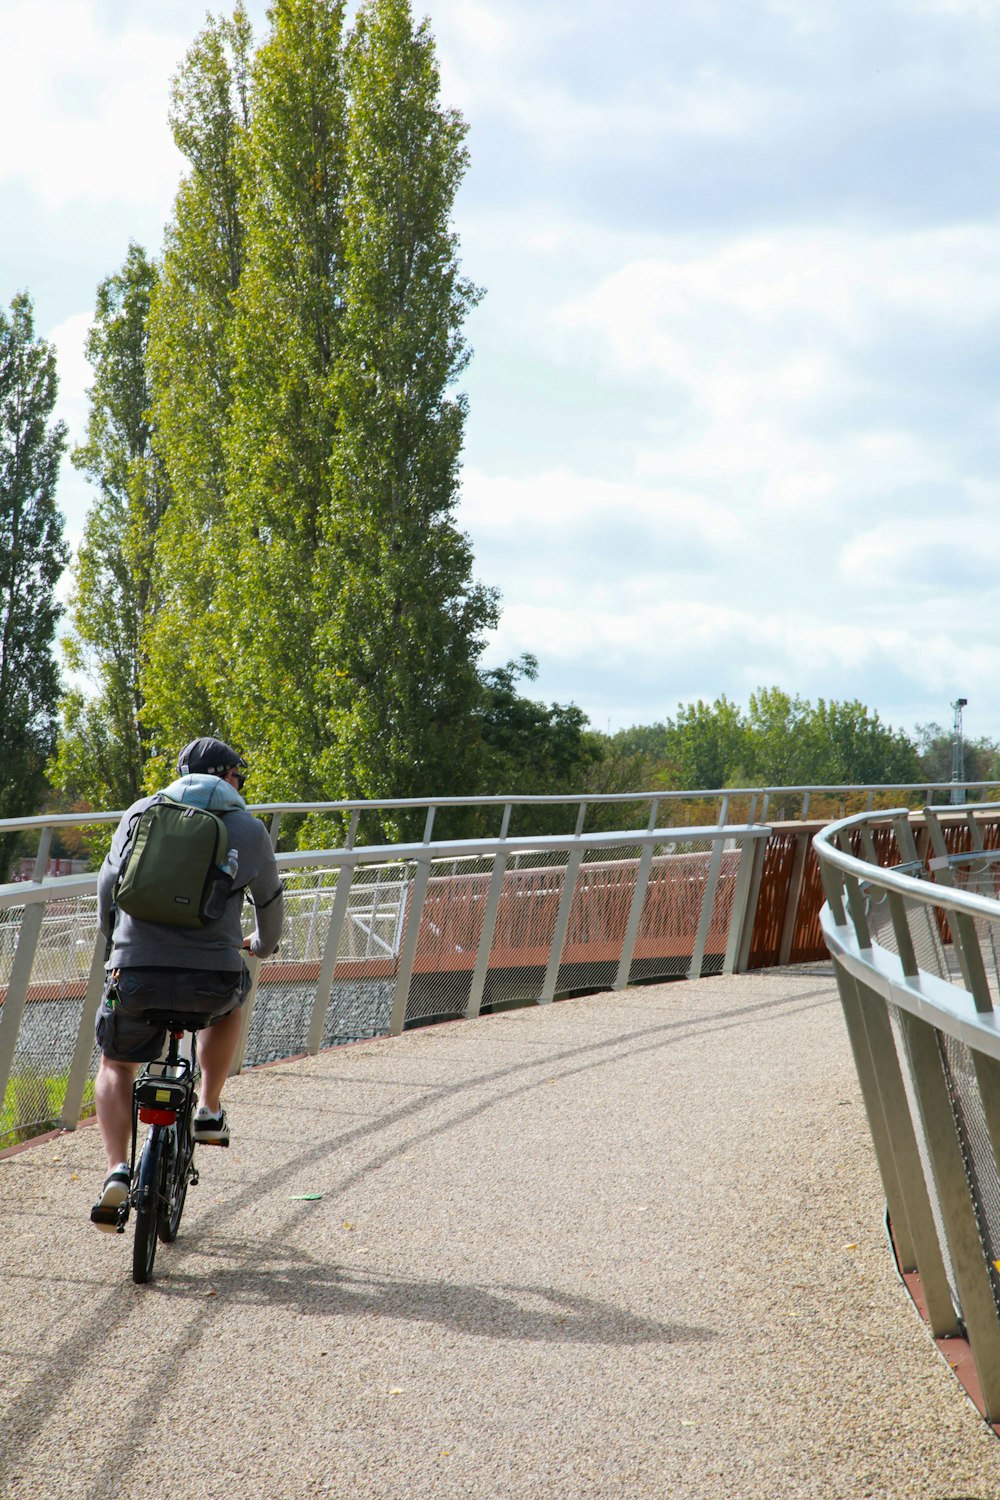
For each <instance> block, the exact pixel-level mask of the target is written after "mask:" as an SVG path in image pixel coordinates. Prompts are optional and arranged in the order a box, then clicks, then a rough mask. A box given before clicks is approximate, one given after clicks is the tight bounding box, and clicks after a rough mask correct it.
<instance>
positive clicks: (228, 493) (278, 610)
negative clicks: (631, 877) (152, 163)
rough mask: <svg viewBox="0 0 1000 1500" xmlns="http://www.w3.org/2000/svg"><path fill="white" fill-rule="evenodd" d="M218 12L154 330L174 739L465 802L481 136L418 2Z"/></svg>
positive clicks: (272, 782)
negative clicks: (461, 227)
mask: <svg viewBox="0 0 1000 1500" xmlns="http://www.w3.org/2000/svg"><path fill="white" fill-rule="evenodd" d="M268 16H269V22H270V31H269V34H268V37H267V39H266V40H265V42H264V44H263V45H262V46H261V47H260V49H259V50H258V51H257V52H256V54H254V55H253V56H251V44H250V33H249V27H248V25H247V22H246V17H245V14H244V13H243V11H242V9H237V11H236V12H235V14H234V16H233V18H232V20H231V21H219V20H210V21H209V23H208V25H207V26H206V28H205V30H204V31H203V32H202V33H201V35H200V37H199V38H198V40H197V42H196V43H195V45H194V47H193V48H192V49H191V51H190V52H189V53H188V55H187V58H186V60H185V63H184V65H183V67H182V69H181V71H180V73H179V75H178V79H177V82H176V84H175V88H174V95H173V111H172V123H173V127H174V132H175V138H176V139H177V142H178V145H179V146H180V148H181V150H182V151H184V153H185V155H186V156H187V159H188V161H189V163H190V171H189V173H188V176H187V178H186V179H185V181H184V183H183V184H182V186H181V189H180V192H179V193H178V196H177V200H176V206H175V213H174V218H173V221H172V223H171V225H170V227H169V230H168V234H167V242H166V247H165V251H164V256H163V265H162V273H161V277H160V282H159V285H158V288H157V291H156V293H155V296H154V298H153V303H152V309H151V319H150V328H151V333H150V345H149V353H150V370H151V376H152V382H153V403H152V410H153V416H154V425H155V432H156V437H155V441H156V443H157V445H158V451H159V452H160V453H161V454H162V457H163V460H164V464H165V466H166V469H167V472H168V477H169V481H170V485H171V490H172V499H171V503H170V506H169V508H168V510H167V513H166V516H165V518H164V520H163V522H162V523H161V526H160V530H159V536H158V542H157V566H158V573H159V578H160V585H161V588H162V603H161V606H160V609H159V611H158V614H157V618H156V620H155V621H154V623H153V625H152V628H151V630H150V632H149V635H148V640H147V651H148V659H147V664H146V669H145V670H146V675H145V679H144V687H145V692H146V699H147V701H146V706H145V708H144V714H145V717H146V721H147V723H148V724H149V725H150V726H151V728H152V729H153V730H154V732H155V735H156V737H157V740H158V742H160V743H161V744H162V745H163V746H164V748H166V746H168V745H170V746H172V745H173V744H174V743H176V742H177V741H178V740H179V739H180V738H184V737H186V736H187V735H188V734H192V733H196V732H198V731H202V732H215V733H219V734H221V735H223V736H224V737H226V738H228V739H231V740H233V741H234V742H235V743H236V744H238V745H239V746H240V747H241V748H242V749H243V750H244V751H245V752H247V753H249V754H250V755H252V756H253V758H254V762H255V771H256V775H255V790H256V791H257V793H258V795H260V796H265V797H291V796H305V797H311V798H315V799H321V798H336V797H341V796H345V795H362V796H387V795H403V794H406V793H410V792H413V793H416V792H421V791H428V792H429V791H438V792H440V791H443V790H447V789H450V788H456V789H457V788H461V789H463V790H464V789H466V788H468V787H469V786H471V785H472V784H473V773H474V770H475V763H476V756H477V753H478V752H479V750H480V748H481V732H480V718H481V716H477V707H478V705H479V703H480V700H481V694H482V684H481V683H480V680H479V678H478V676H477V673H476V662H477V660H478V656H479V652H480V649H481V645H482V634H483V631H484V630H485V629H486V628H487V627H488V626H489V625H491V624H492V623H493V621H494V619H495V614H496V603H495V599H494V596H493V594H492V593H491V592H490V591H489V590H486V589H483V588H482V587H480V586H479V585H477V584H476V583H475V582H474V581H473V579H472V576H471V569H472V558H471V553H470V550H469V545H468V541H467V539H466V538H465V537H464V536H463V535H462V534H461V533H460V532H459V531H458V530H457V529H456V527H455V525H454V519H453V511H454V505H455V500H456V485H457V471H458V459H459V453H460V448H461V441H462V429H463V423H464V418H465V402H464V398H463V397H461V396H458V395H456V394H454V393H453V392H452V391H451V387H452V385H453V383H454V381H455V380H456V378H457V377H458V375H459V374H460V372H461V370H462V368H463V366H464V363H465V360H466V357H467V355H466V349H465V345H464V342H463V339H462V332H461V330H462V324H463V321H464V318H465V316H466V314H467V312H468V310H469V309H470V307H471V306H472V305H473V303H474V302H475V299H476V296H477V293H476V291H475V289H474V287H473V286H472V285H471V283H470V282H468V281H467V280H466V279H465V278H464V277H463V276H462V275H461V273H460V270H459V265H458V255H457V242H456V240H455V237H454V234H453V233H452V230H451V227H450V217H451V212H452V207H453V203H454V196H455V192H456V190H457V187H458V184H459V182H460V180H461V177H462V173H463V171H464V170H465V165H466V153H465V149H464V145H463V139H464V133H465V127H464V125H463V123H462V121H461V120H460V118H459V117H458V116H457V115H456V114H454V113H452V112H449V111H446V110H443V109H442V108H441V106H440V103H439V100H438V91H439V89H438V74H437V67H436V62H435V57H434V44H433V39H432V37H431V35H430V31H429V29H428V27H427V25H426V23H424V24H423V25H421V26H419V27H414V25H413V22H412V18H411V16H410V11H409V7H408V4H407V3H406V0H366V3H364V4H363V5H362V7H361V10H360V12H359V13H358V16H357V20H356V23H355V26H354V29H353V32H352V33H351V35H350V37H349V38H348V40H347V42H346V44H345V42H344V40H343V37H342V20H343V3H342V0H274V3H273V4H272V6H271V8H270V10H269V12H268Z"/></svg>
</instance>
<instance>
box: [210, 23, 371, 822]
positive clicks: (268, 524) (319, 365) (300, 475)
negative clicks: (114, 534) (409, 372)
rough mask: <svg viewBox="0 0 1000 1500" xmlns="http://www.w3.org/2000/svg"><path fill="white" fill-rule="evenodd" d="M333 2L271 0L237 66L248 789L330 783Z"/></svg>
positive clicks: (235, 425)
mask: <svg viewBox="0 0 1000 1500" xmlns="http://www.w3.org/2000/svg"><path fill="white" fill-rule="evenodd" d="M342 9H343V7H342V5H341V4H339V3H329V0H275V3H274V4H273V5H272V7H271V11H270V19H271V34H270V36H269V37H268V40H267V41H266V42H265V44H264V45H263V46H262V47H261V48H260V50H259V52H258V53H257V56H256V58H255V61H254V66H253V72H252V86H253V114H252V123H251V126H250V129H249V131H248V133H247V136H246V140H245V147H244V150H243V152H242V155H241V167H242V180H243V202H244V205H245V210H244V211H245V224H246V235H245V242H244V265H243V272H242V277H241V281H240V287H239V291H238V293H237V295H236V298H235V321H234V325H233V348H234V362H233V402H232V406H231V410H230V418H229V424H228V427H227V429H226V441H225V448H226V456H227V461H228V471H227V472H228V484H229V507H230V515H231V518H232V519H233V520H234V521H235V524H236V536H235V554H234V555H235V558H236V568H235V577H234V585H233V589H232V591H231V593H230V594H229V601H228V602H229V606H230V608H231V609H232V610H233V612H234V619H235V623H236V625H237V629H238V635H239V649H238V650H234V652H233V653H232V657H231V662H232V674H231V679H230V685H231V690H232V717H233V728H234V733H235V735H236V737H237V739H238V740H239V741H240V742H241V743H242V744H244V745H246V746H248V747H249V746H251V745H252V746H254V780H255V786H256V787H257V788H258V791H259V794H260V795H266V796H268V797H300V798H304V799H308V798H315V797H321V796H323V795H324V794H326V795H331V794H335V793H336V791H337V790H338V788H337V787H336V786H335V787H334V788H333V790H332V793H331V790H330V789H329V788H328V787H327V786H326V785H325V784H324V783H323V781H322V779H321V778H320V777H319V776H318V774H317V772H318V768H319V756H320V752H321V749H322V746H323V743H324V740H325V737H326V734H327V732H328V730H327V724H326V722H325V714H324V702H323V698H322V695H321V694H318V693H317V686H316V680H315V676H314V674H313V671H312V657H313V652H314V649H315V640H316V634H317V628H318V622H317V611H316V599H315V595H316V588H317V579H320V578H323V577H324V576H326V575H327V574H328V573H329V572H330V571H331V570H336V569H337V567H338V566H339V560H338V557H337V555H336V548H335V547H333V548H332V549H331V539H330V537H329V536H328V534H327V530H326V520H327V517H328V515H329V510H330V483H331V474H330V455H331V452H332V450H333V446H334V442H335V434H336V410H335V407H334V406H333V404H332V402H331V399H330V383H331V374H332V371H333V369H334V366H335V364H336V361H337V359H338V355H339V349H340V339H341V334H340V324H341V317H342V312H341V308H342V303H343V267H342V204H343V195H344V115H345V102H344V88H343V79H342V62H341V59H342V40H341V23H342Z"/></svg>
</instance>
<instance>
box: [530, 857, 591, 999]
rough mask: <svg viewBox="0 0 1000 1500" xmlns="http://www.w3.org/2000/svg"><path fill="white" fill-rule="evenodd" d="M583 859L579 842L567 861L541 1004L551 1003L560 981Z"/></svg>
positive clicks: (543, 983)
mask: <svg viewBox="0 0 1000 1500" xmlns="http://www.w3.org/2000/svg"><path fill="white" fill-rule="evenodd" d="M582 859H583V847H582V845H580V844H577V845H576V847H575V848H573V849H571V850H570V851H569V858H568V859H567V861H566V870H565V873H564V875H563V888H562V893H561V895H560V897H559V910H558V912H557V913H556V925H555V926H554V927H553V929H552V943H551V946H550V948H549V961H548V964H547V965H546V969H545V979H544V980H543V982H542V993H541V994H540V995H539V997H538V1003H539V1005H551V1003H552V1001H553V1000H554V999H555V995H556V985H557V984H558V982H559V967H560V964H561V962H562V952H563V948H564V947H565V946H566V930H567V928H568V927H569V914H570V911H571V909H572V906H573V897H574V895H575V894H576V878H577V875H578V874H579V871H580V861H581V860H582Z"/></svg>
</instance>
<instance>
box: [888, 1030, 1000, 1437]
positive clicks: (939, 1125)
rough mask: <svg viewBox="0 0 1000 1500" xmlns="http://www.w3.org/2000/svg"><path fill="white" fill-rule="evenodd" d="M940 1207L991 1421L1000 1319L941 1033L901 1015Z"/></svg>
mask: <svg viewBox="0 0 1000 1500" xmlns="http://www.w3.org/2000/svg"><path fill="white" fill-rule="evenodd" d="M899 1014H900V1021H901V1023H902V1025H903V1028H904V1032H905V1035H906V1039H907V1049H908V1051H909V1056H910V1065H911V1071H912V1078H913V1085H914V1089H915V1092H916V1095H917V1100H918V1103H919V1106H920V1114H921V1117H922V1119H923V1123H924V1137H925V1140H926V1143H927V1150H928V1154H929V1155H930V1159H931V1166H932V1168H933V1171H934V1181H935V1184H936V1186H937V1194H938V1203H939V1205H940V1209H941V1219H942V1222H943V1224H944V1230H945V1236H946V1238H947V1241H948V1248H949V1250H950V1252H951V1264H952V1269H953V1270H954V1273H955V1282H956V1285H957V1289H958V1295H959V1300H960V1302H961V1312H962V1319H963V1322H964V1323H965V1330H966V1334H967V1336H968V1340H969V1343H970V1345H971V1346H972V1357H973V1360H974V1361H975V1366H976V1373H977V1375H978V1376H979V1385H980V1389H981V1390H982V1395H983V1402H984V1405H985V1407H986V1416H987V1420H988V1421H991V1422H995V1421H996V1420H997V1419H998V1418H1000V1320H998V1317H997V1305H996V1300H995V1298H994V1294H993V1284H992V1280H991V1277H990V1272H989V1270H988V1268H987V1264H986V1254H985V1251H984V1247H983V1242H982V1239H981V1237H980V1232H979V1225H978V1222H977V1215H976V1206H975V1203H974V1200H973V1198H972V1196H971V1193H970V1188H969V1179H968V1175H967V1173H966V1169H965V1160H964V1156H963V1153H962V1146H961V1142H960V1140H959V1137H958V1134H957V1131H956V1127H955V1115H954V1112H953V1110H952V1105H951V1097H950V1093H949V1087H948V1080H947V1077H946V1074H945V1071H944V1063H943V1060H942V1057H941V1048H940V1042H939V1039H938V1035H937V1032H936V1031H935V1030H934V1028H933V1026H931V1025H930V1024H929V1023H928V1022H926V1021H921V1020H920V1019H919V1018H918V1017H917V1016H914V1015H911V1014H910V1013H909V1012H908V1011H903V1010H901V1011H900V1013H899Z"/></svg>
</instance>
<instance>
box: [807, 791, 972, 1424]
mask: <svg viewBox="0 0 1000 1500" xmlns="http://www.w3.org/2000/svg"><path fill="white" fill-rule="evenodd" d="M996 818H997V807H996V806H995V805H994V806H988V805H978V806H970V807H968V808H965V809H958V808H955V809H952V810H951V813H950V814H948V815H947V816H946V815H945V810H944V809H940V808H939V809H936V810H931V809H927V810H926V812H925V819H926V826H927V828H928V831H929V844H930V847H929V849H925V850H924V852H920V851H919V850H918V847H917V843H916V840H915V837H914V827H913V823H912V822H911V819H910V817H909V816H908V814H907V812H906V810H903V809H895V810H892V811H890V812H887V813H883V814H881V815H875V814H862V815H860V816H858V817H854V818H848V819H844V820H843V821H841V822H838V823H834V824H831V825H830V826H829V827H828V828H826V829H824V830H823V832H822V833H819V834H817V836H816V838H815V840H814V846H815V849H816V854H817V857H818V859H819V862H820V868H821V873H822V877H823V884H824V889H825V893H826V897H827V904H826V906H825V907H824V908H823V911H822V914H821V921H822V925H823V932H824V937H825V940H826V943H827V946H828V948H829V950H830V953H831V954H832V956H833V959H834V967H835V971H836V976H837V983H838V987H839V991H840V998H841V1002H842V1004H843V1009H844V1015H845V1019H846V1022H847V1030H848V1034H849V1037H850V1042H851V1047H852V1050H853V1054H854V1060H855V1065H856V1067H857V1071H858V1077H859V1081H860V1084H861V1091H862V1095H863V1098H864V1103H865V1108H866V1111H867V1115H868V1122H869V1126H870V1129H871V1134H872V1140H873V1143H874V1147H875V1153H876V1157H877V1159H878V1165H879V1170H880V1173H881V1178H882V1184H883V1188H884V1191H885V1198H886V1204H887V1208H888V1214H889V1221H890V1226H891V1232H892V1238H893V1242H894V1246H895V1252H896V1257H897V1261H898V1264H899V1267H900V1270H901V1272H902V1273H903V1275H904V1278H905V1279H906V1281H907V1284H908V1285H909V1286H910V1289H911V1292H912V1293H913V1295H914V1300H915V1301H916V1302H917V1304H918V1306H921V1310H922V1311H923V1313H924V1315H925V1317H926V1319H927V1321H928V1323H929V1325H930V1328H931V1331H932V1333H933V1335H934V1337H935V1338H936V1339H938V1340H942V1339H947V1340H953V1339H956V1338H965V1339H966V1340H967V1342H968V1345H969V1348H970V1349H971V1355H972V1360H973V1362H974V1368H975V1376H976V1378H977V1380H978V1388H979V1389H978V1392H977V1390H976V1389H975V1386H976V1380H970V1381H969V1382H967V1384H968V1388H969V1390H970V1394H972V1395H973V1396H974V1397H975V1398H976V1399H977V1400H978V1402H979V1404H980V1407H981V1409H982V1411H983V1413H984V1415H985V1416H986V1417H987V1418H988V1420H990V1421H991V1422H993V1423H1000V1171H998V1163H1000V1014H998V1011H997V1005H998V1003H1000V968H998V943H1000V849H997V848H996V847H990V844H991V843H992V844H995V843H996V842H997V836H998V835H997V821H996ZM984 832H985V837H984ZM945 1347H947V1346H945ZM951 1347H952V1348H954V1347H956V1346H954V1345H952V1346H951ZM951 1362H952V1363H953V1365H957V1366H958V1367H959V1368H958V1373H959V1374H960V1376H961V1373H962V1369H961V1361H960V1360H959V1359H958V1358H957V1356H956V1358H954V1359H952V1361H951Z"/></svg>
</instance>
